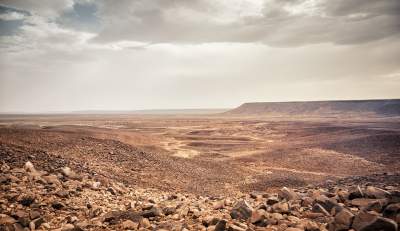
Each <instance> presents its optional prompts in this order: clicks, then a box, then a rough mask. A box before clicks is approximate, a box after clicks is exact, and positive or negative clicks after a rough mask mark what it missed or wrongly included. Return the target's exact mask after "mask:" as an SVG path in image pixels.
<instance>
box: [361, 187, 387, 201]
mask: <svg viewBox="0 0 400 231" xmlns="http://www.w3.org/2000/svg"><path fill="white" fill-rule="evenodd" d="M364 194H365V196H366V197H368V198H373V199H384V198H389V197H390V193H389V192H388V191H385V190H383V189H380V188H375V187H373V186H368V187H367V188H366V189H365V191H364Z"/></svg>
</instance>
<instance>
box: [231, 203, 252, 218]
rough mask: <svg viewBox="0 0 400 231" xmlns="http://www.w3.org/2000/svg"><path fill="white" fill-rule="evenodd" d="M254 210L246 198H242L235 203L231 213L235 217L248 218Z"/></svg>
mask: <svg viewBox="0 0 400 231" xmlns="http://www.w3.org/2000/svg"><path fill="white" fill-rule="evenodd" d="M252 212H253V208H252V207H251V206H250V205H249V204H248V203H247V202H246V201H245V200H241V201H239V202H237V203H236V204H235V205H234V207H233V209H232V210H231V212H230V215H231V217H232V218H233V219H239V220H247V219H249V218H250V217H251V214H252Z"/></svg>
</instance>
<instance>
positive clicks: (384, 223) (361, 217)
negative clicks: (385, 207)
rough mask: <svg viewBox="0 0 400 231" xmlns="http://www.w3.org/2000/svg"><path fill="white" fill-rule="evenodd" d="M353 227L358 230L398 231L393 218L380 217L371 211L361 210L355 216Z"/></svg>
mask: <svg viewBox="0 0 400 231" xmlns="http://www.w3.org/2000/svg"><path fill="white" fill-rule="evenodd" d="M352 228H353V229H355V230H357V231H374V230H384V231H397V224H396V222H394V221H393V220H391V219H388V218H383V217H380V216H378V215H376V214H374V213H371V212H366V211H361V212H359V213H358V214H357V215H356V216H355V217H354V221H353V224H352Z"/></svg>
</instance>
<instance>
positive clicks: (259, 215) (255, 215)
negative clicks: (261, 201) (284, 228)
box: [250, 209, 265, 224]
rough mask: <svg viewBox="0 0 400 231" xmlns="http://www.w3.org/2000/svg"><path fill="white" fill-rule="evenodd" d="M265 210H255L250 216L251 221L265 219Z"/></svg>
mask: <svg viewBox="0 0 400 231" xmlns="http://www.w3.org/2000/svg"><path fill="white" fill-rule="evenodd" d="M264 214H265V210H262V209H258V210H254V211H253V212H252V214H251V217H250V223H253V224H254V223H257V222H260V221H262V220H263V219H264Z"/></svg>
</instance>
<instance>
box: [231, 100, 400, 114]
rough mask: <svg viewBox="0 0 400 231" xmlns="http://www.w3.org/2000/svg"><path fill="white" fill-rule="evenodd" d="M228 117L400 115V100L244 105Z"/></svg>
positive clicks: (256, 103)
mask: <svg viewBox="0 0 400 231" xmlns="http://www.w3.org/2000/svg"><path fill="white" fill-rule="evenodd" d="M225 114H227V115H334V114H375V115H384V116H397V115H400V99H388V100H346V101H309V102H255V103H244V104H242V105H241V106H239V107H237V108H235V109H232V110H230V111H228V112H226V113H225Z"/></svg>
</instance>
